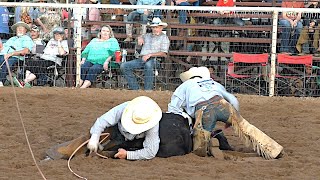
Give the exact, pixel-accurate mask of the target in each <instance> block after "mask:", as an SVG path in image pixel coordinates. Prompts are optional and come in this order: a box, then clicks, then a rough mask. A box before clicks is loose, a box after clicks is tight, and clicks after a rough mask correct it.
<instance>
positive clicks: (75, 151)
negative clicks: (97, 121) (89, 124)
mask: <svg viewBox="0 0 320 180" xmlns="http://www.w3.org/2000/svg"><path fill="white" fill-rule="evenodd" d="M101 136H106V137H104V138H103V139H102V140H101V141H100V143H101V142H103V141H104V140H106V139H107V138H108V137H109V136H110V134H109V133H102V134H101V135H100V137H101ZM88 142H89V139H88V140H86V141H85V142H84V143H82V144H81V145H80V146H79V147H78V148H77V149H76V150H74V152H73V153H72V154H71V156H70V157H69V159H68V168H69V170H70V172H72V173H73V174H74V175H75V176H77V177H78V178H80V179H85V180H87V178H85V177H83V176H80V175H79V174H77V173H76V172H74V171H73V170H72V169H71V166H70V162H71V159H72V157H73V156H74V155H75V154H76V153H77V152H78V150H79V149H81V148H82V147H83V146H84V145H86V144H87V143H88ZM96 155H98V156H99V157H101V158H104V159H108V157H106V156H104V155H101V154H99V153H96Z"/></svg>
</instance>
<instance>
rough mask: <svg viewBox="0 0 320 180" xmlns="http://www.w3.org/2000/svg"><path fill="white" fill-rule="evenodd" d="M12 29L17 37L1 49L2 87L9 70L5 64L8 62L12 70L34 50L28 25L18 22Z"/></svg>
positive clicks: (0, 78)
mask: <svg viewBox="0 0 320 180" xmlns="http://www.w3.org/2000/svg"><path fill="white" fill-rule="evenodd" d="M11 29H12V30H13V31H14V32H16V36H14V37H11V38H10V39H9V40H8V41H7V42H5V43H4V44H3V47H2V48H1V49H0V50H1V52H0V67H1V71H0V87H2V86H3V83H4V82H5V80H6V76H7V74H8V69H7V66H6V63H5V62H8V64H9V67H10V68H11V67H12V66H13V65H14V64H16V63H17V62H18V61H23V60H24V55H26V54H28V53H30V52H31V51H32V48H33V41H32V39H31V38H30V37H29V36H28V35H26V34H27V32H28V31H30V27H29V26H28V24H26V23H24V22H17V23H15V24H14V25H13V26H11Z"/></svg>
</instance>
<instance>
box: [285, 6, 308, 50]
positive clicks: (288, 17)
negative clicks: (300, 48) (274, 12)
mask: <svg viewBox="0 0 320 180" xmlns="http://www.w3.org/2000/svg"><path fill="white" fill-rule="evenodd" d="M281 7H284V8H304V2H302V1H296V0H283V1H282V4H281ZM279 24H280V27H281V28H282V32H281V35H280V38H281V46H280V52H282V53H287V54H293V53H296V44H297V40H298V37H299V35H300V33H301V30H302V21H301V12H283V13H282V19H280V21H279Z"/></svg>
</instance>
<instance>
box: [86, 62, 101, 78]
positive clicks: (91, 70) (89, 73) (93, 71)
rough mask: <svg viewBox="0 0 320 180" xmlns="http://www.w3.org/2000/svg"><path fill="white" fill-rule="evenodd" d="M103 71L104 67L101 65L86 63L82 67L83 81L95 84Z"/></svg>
mask: <svg viewBox="0 0 320 180" xmlns="http://www.w3.org/2000/svg"><path fill="white" fill-rule="evenodd" d="M102 71H103V66H102V65H101V64H92V63H91V62H89V61H85V62H84V63H83V64H82V65H81V79H82V80H84V81H85V80H88V81H90V82H94V81H96V79H97V76H98V74H100V73H101V72H102Z"/></svg>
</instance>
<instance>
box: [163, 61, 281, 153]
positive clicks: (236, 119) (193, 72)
mask: <svg viewBox="0 0 320 180" xmlns="http://www.w3.org/2000/svg"><path fill="white" fill-rule="evenodd" d="M180 79H181V80H182V82H183V83H182V84H181V85H180V86H179V87H178V88H177V89H176V90H175V92H174V93H173V95H172V97H171V102H170V103H169V105H168V112H171V113H176V114H182V113H183V112H184V111H185V112H186V113H187V114H189V115H190V116H191V117H193V118H195V119H196V120H195V123H194V126H193V127H194V134H193V152H194V153H195V154H197V155H199V156H206V155H207V154H209V155H213V156H215V157H216V156H221V151H217V149H216V148H215V147H217V143H218V142H217V140H216V139H213V138H212V133H213V132H214V128H215V125H216V122H217V121H221V122H224V123H225V124H226V128H227V127H229V126H231V125H232V127H233V129H234V130H235V133H236V134H237V135H239V136H240V137H242V139H243V140H244V141H245V143H246V145H252V146H253V149H254V150H255V151H257V153H258V154H259V155H261V156H263V157H264V158H265V159H273V158H277V157H278V156H279V155H280V154H281V152H282V150H283V147H282V146H281V145H279V144H278V143H277V142H275V141H274V140H273V139H271V138H270V137H269V136H267V135H266V134H264V133H263V132H262V131H260V130H259V129H257V128H256V127H255V126H253V125H251V124H250V123H249V122H248V121H246V120H245V119H244V118H243V117H242V116H241V115H240V113H239V102H238V100H237V98H236V97H235V96H234V95H232V94H230V93H228V92H227V91H226V90H225V88H224V87H223V86H222V85H221V84H220V83H218V82H216V81H214V80H213V79H211V78H210V72H209V69H208V68H206V67H193V68H191V69H189V70H188V71H186V72H183V73H181V74H180ZM218 158H219V157H218ZM222 158H223V154H222Z"/></svg>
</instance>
